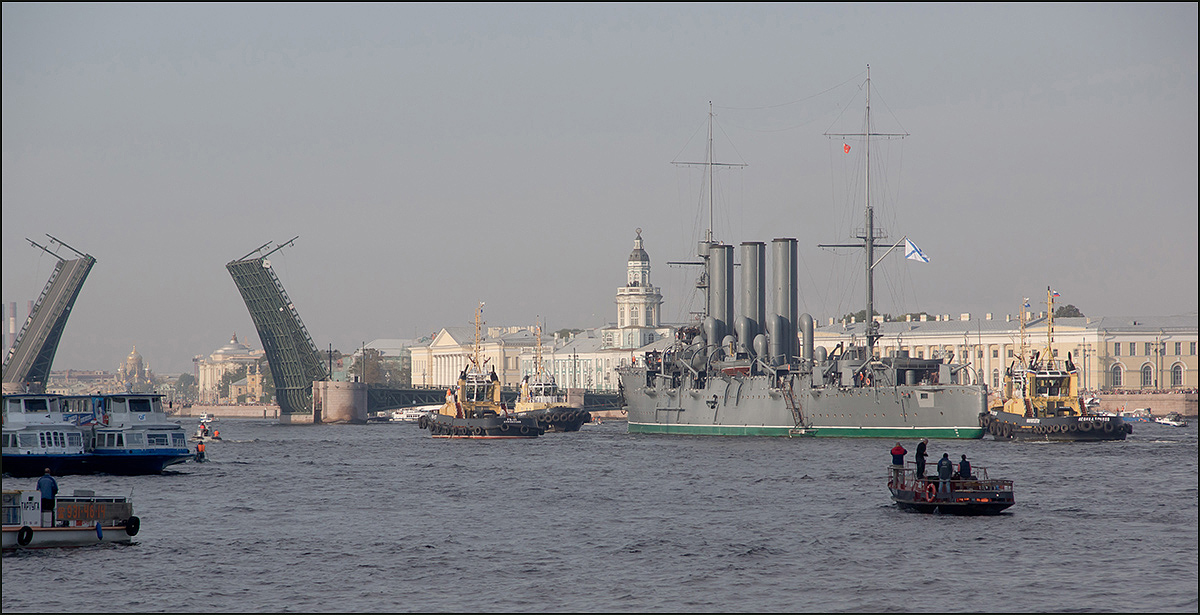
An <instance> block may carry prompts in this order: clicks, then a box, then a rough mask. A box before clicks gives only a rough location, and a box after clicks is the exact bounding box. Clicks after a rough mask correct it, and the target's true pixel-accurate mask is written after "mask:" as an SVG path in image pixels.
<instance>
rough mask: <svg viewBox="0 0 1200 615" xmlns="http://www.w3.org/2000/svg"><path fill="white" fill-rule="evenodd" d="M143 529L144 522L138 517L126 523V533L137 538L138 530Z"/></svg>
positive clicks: (131, 518)
mask: <svg viewBox="0 0 1200 615" xmlns="http://www.w3.org/2000/svg"><path fill="white" fill-rule="evenodd" d="M140 529H142V520H141V519H138V518H137V517H130V518H129V519H127V520H126V521H125V533H126V534H129V535H130V536H137V533H138V530H140Z"/></svg>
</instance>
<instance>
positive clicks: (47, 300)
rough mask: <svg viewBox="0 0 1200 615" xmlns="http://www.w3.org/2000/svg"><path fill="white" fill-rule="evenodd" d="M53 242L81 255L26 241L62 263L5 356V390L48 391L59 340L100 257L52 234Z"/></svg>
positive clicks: (14, 391)
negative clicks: (64, 255) (70, 256)
mask: <svg viewBox="0 0 1200 615" xmlns="http://www.w3.org/2000/svg"><path fill="white" fill-rule="evenodd" d="M46 236H47V237H50V240H51V241H52V242H53V243H57V244H59V245H61V246H63V247H64V248H66V249H68V250H70V251H72V252H74V253H75V254H77V255H78V256H79V258H73V259H65V258H62V257H61V256H59V255H57V254H55V253H54V252H51V251H50V249H49V248H46V247H45V246H42V245H39V244H38V243H37V242H35V241H33V240H32V239H28V238H26V239H25V241H28V242H29V243H31V244H33V245H34V246H35V247H38V248H41V249H42V250H44V251H45V252H46V254H49V255H50V256H53V257H54V258H56V259H58V264H56V265H55V266H54V273H51V274H50V279H49V280H48V281H47V282H46V287H45V288H43V289H42V294H41V296H39V297H38V300H37V302H36V303H34V304H33V309H32V310H30V312H29V318H27V319H26V320H25V325H24V326H23V327H21V332H20V333H19V334H17V339H16V341H15V342H14V343H13V345H12V348H10V349H9V351H8V354H7V355H6V356H5V357H4V392H5V393H20V392H23V391H29V392H31V393H32V392H36V393H40V392H42V391H44V390H45V387H46V380H47V379H49V377H50V366H51V364H53V363H54V353H56V352H58V342H59V340H61V339H62V333H63V329H64V328H66V326H67V318H68V317H69V316H70V315H71V308H72V307H74V306H75V299H77V298H78V297H79V290H80V289H81V288H83V282H84V280H86V279H87V276H88V273H90V272H91V270H92V265H95V264H96V259H94V258H92V257H91V256H89V255H87V254H83V253H81V252H79V251H78V250H76V249H75V248H72V247H71V246H68V245H67V244H65V243H63V242H61V241H59V240H58V239H56V238H54V237H53V236H51V235H46Z"/></svg>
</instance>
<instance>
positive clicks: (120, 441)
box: [114, 434, 125, 448]
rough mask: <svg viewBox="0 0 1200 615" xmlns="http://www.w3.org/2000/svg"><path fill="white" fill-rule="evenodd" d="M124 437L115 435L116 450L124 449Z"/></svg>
mask: <svg viewBox="0 0 1200 615" xmlns="http://www.w3.org/2000/svg"><path fill="white" fill-rule="evenodd" d="M124 436H125V434H117V443H116V444H114V446H116V447H118V448H124V447H125V437H124Z"/></svg>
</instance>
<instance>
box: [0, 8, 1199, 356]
mask: <svg viewBox="0 0 1200 615" xmlns="http://www.w3.org/2000/svg"><path fill="white" fill-rule="evenodd" d="M867 64H870V65H871V77H872V84H873V94H874V96H873V111H874V117H875V119H876V122H875V128H876V129H878V130H884V131H889V132H898V131H906V132H908V133H910V134H911V136H910V137H909V138H907V139H904V140H903V141H902V142H889V143H887V144H884V145H881V146H880V147H879V149H878V150H877V151H878V153H879V156H878V157H877V158H876V159H877V160H878V161H879V162H884V163H887V166H886V175H884V176H881V177H886V181H880V182H878V183H877V184H876V187H875V188H874V189H873V190H875V191H876V193H877V195H878V196H879V197H880V201H879V203H878V205H879V207H880V217H881V218H882V222H883V223H884V225H885V226H886V227H887V230H888V232H889V235H890V236H891V237H892V238H894V239H899V238H900V237H901V236H903V235H905V234H907V235H908V236H909V237H911V238H912V239H913V240H914V241H916V243H917V244H918V245H920V247H921V248H922V250H924V252H925V253H926V254H927V255H928V256H929V257H930V258H931V259H932V262H931V263H929V264H927V265H922V264H917V263H914V262H913V261H904V260H903V259H902V258H900V257H898V256H892V257H889V259H888V262H887V263H886V265H884V266H883V270H882V271H881V275H880V276H879V278H878V282H877V303H876V305H877V308H878V309H879V310H880V311H883V312H890V313H902V312H908V311H915V310H926V311H929V312H931V313H952V314H955V315H957V314H958V313H960V312H972V313H983V312H995V313H998V314H1003V313H1006V312H1009V313H1015V312H1016V310H1017V306H1018V305H1019V302H1020V300H1021V298H1022V297H1023V296H1025V297H1033V298H1034V299H1035V301H1036V300H1040V299H1042V298H1044V292H1045V288H1046V286H1047V285H1053V286H1054V287H1055V290H1058V291H1059V292H1060V293H1061V294H1062V301H1065V302H1067V303H1072V304H1074V305H1076V306H1078V307H1079V308H1080V309H1082V310H1083V311H1084V312H1085V313H1086V314H1088V315H1096V316H1103V315H1109V316H1112V315H1124V314H1139V315H1168V314H1181V313H1188V312H1193V313H1194V312H1195V311H1196V310H1197V189H1196V187H1197V145H1196V136H1197V5H1196V4H1194V3H1190V4H1171V5H1162V4H1136V5H1107V4H1104V5H1095V4H1069V5H1040V4H1019V5H976V4H971V5H944V4H936V5H898V4H886V5H842V4H837V5H819V4H818V5H812V4H787V5H745V4H733V5H707V4H706V5H700V6H689V5H681V4H669V5H642V4H638V5H579V4H569V5H468V6H461V5H445V4H437V5H414V4H403V5H383V6H380V5H365V6H364V5H343V4H338V5H315V6H314V5H298V6H297V5H280V4H270V5H243V4H236V5H220V4H200V5H184V6H178V5H149V6H147V5H141V4H134V5H117V6H112V5H44V4H35V5H24V4H16V5H14V4H4V5H3V84H4V85H3V90H4V91H3V300H4V301H5V303H6V304H7V302H9V301H16V302H18V305H19V309H20V312H21V314H22V316H23V315H24V312H25V303H26V301H28V300H30V299H36V297H37V295H38V293H39V292H40V291H41V288H42V286H43V284H44V283H45V281H46V278H47V277H48V275H49V273H50V271H51V270H52V268H53V262H54V261H53V259H52V258H50V257H48V256H45V255H42V254H41V253H40V251H38V250H36V249H34V248H32V247H30V246H29V244H28V243H27V242H25V240H24V238H25V237H29V238H31V239H34V240H36V241H39V243H40V242H42V241H43V240H45V234H46V233H49V234H51V235H54V236H55V237H58V238H60V239H62V240H64V241H66V242H67V243H69V244H71V245H72V246H73V247H75V248H76V249H79V250H81V251H84V252H87V253H90V254H91V255H92V256H94V257H95V258H96V259H97V264H96V266H95V268H94V269H93V271H92V274H91V276H90V278H89V279H88V282H87V284H86V285H85V286H84V288H83V291H82V293H81V296H80V298H79V301H78V302H77V304H76V308H75V311H74V313H73V315H72V317H71V320H70V322H69V324H68V325H67V329H66V332H65V335H64V338H63V341H62V344H61V346H60V348H59V352H58V356H57V359H56V361H55V368H56V369H63V368H67V367H71V368H77V369H110V370H111V369H115V368H116V366H117V365H118V363H119V362H120V361H121V360H122V359H123V358H124V357H125V356H126V355H127V354H128V353H129V351H130V349H131V348H132V347H133V346H134V345H136V346H137V348H138V350H139V352H141V353H142V355H143V356H144V357H145V358H146V359H147V360H148V361H149V362H150V363H151V367H152V368H154V369H156V371H159V372H160V373H161V372H177V371H184V370H190V369H191V357H192V356H193V355H197V354H208V353H210V352H212V351H213V350H214V349H216V348H218V347H219V346H221V345H222V344H223V343H224V342H225V341H227V340H228V338H229V336H230V335H231V334H232V333H234V332H235V331H236V332H237V334H238V335H239V336H241V337H247V338H249V342H250V343H251V344H252V345H254V346H256V347H257V346H259V345H260V343H259V341H258V338H257V335H255V333H254V330H253V325H252V324H251V321H250V317H249V315H248V313H247V311H246V308H245V306H244V305H243V304H242V301H241V298H240V296H239V295H238V292H237V289H236V288H235V286H234V284H233V282H232V280H231V279H230V277H229V275H228V273H227V272H226V270H225V267H224V265H225V263H226V262H228V261H230V260H233V259H236V258H238V257H241V256H243V255H244V254H246V253H247V252H250V251H251V250H253V249H254V248H256V247H258V246H259V245H261V244H263V243H265V242H267V241H275V242H283V241H286V240H287V239H290V238H291V237H293V236H295V235H299V236H300V238H299V240H298V241H297V242H296V245H295V246H294V247H290V248H284V250H283V251H281V252H280V253H277V254H276V255H274V256H273V257H272V262H273V263H274V264H275V266H276V272H277V273H278V275H279V276H280V278H281V280H282V281H283V284H284V286H285V287H286V288H287V290H288V293H289V294H290V296H291V298H292V299H293V301H294V302H295V304H296V306H297V309H298V310H299V312H300V314H301V316H302V317H303V318H304V321H305V324H306V325H307V327H308V329H309V332H310V333H311V335H312V337H313V339H314V341H315V342H316V344H317V345H318V346H319V347H321V348H324V347H326V346H327V345H328V344H331V343H332V344H333V345H334V346H335V347H336V348H340V349H343V350H351V349H353V348H355V347H357V346H358V345H359V344H361V343H362V342H363V341H370V340H372V339H375V338H380V337H417V336H420V335H424V334H427V333H429V332H432V331H434V330H436V329H438V328H440V327H443V326H458V325H467V324H469V323H470V322H471V321H472V317H473V313H474V309H475V307H476V305H477V303H478V302H479V301H486V302H487V312H486V319H487V320H488V322H489V323H491V324H528V323H531V322H533V321H534V319H535V318H537V317H538V316H541V317H542V318H544V319H545V320H546V324H547V326H548V327H549V328H550V329H558V328H562V327H585V326H597V325H601V324H603V323H605V322H611V321H613V320H615V307H614V303H613V298H614V294H615V289H616V288H617V287H618V286H620V285H622V284H624V280H625V261H626V259H627V257H628V255H629V251H630V249H631V248H632V241H633V237H634V229H635V228H639V227H640V228H641V229H643V233H642V234H643V237H644V239H645V242H646V250H647V251H648V252H649V253H650V256H651V259H652V262H653V271H652V281H653V282H654V283H656V284H658V285H660V286H662V287H663V289H664V293H665V295H666V304H665V306H664V314H665V316H666V317H667V318H668V319H671V320H680V319H683V318H686V313H687V311H688V309H689V307H691V306H689V305H687V304H686V301H687V299H688V297H689V295H690V290H689V285H690V283H691V278H692V275H693V272H691V271H688V270H687V269H686V268H682V267H670V266H668V265H667V264H666V261H667V260H687V259H689V258H691V257H692V253H693V252H694V246H695V242H696V240H697V239H698V238H699V234H700V233H701V232H702V231H703V229H704V228H705V227H706V226H707V211H706V210H705V209H703V208H702V206H701V201H700V199H701V197H700V194H701V187H702V184H701V181H700V179H701V175H700V171H699V170H698V169H695V168H689V167H678V166H674V165H672V164H671V162H672V161H673V160H674V161H688V160H703V159H704V155H705V149H704V148H705V144H704V141H705V139H704V134H705V133H704V131H705V126H706V118H707V113H708V104H709V102H710V101H711V102H712V103H713V105H714V110H715V112H716V114H717V115H716V117H717V125H718V128H717V136H716V139H715V147H716V155H717V158H718V159H719V160H722V161H726V162H739V163H746V164H748V165H749V166H747V167H745V168H743V169H741V170H736V171H725V172H722V173H720V174H718V182H717V183H718V199H717V207H718V213H717V214H716V220H717V224H716V235H717V238H718V239H721V240H723V241H725V242H727V243H734V244H737V243H740V242H742V241H770V240H771V239H772V238H775V237H797V238H798V239H799V240H800V250H801V272H800V283H801V294H802V307H803V309H805V310H806V311H808V312H810V313H812V314H814V316H816V317H817V318H818V319H820V320H822V321H823V320H824V319H825V318H827V317H829V316H840V315H841V314H844V313H847V312H850V311H855V310H859V309H861V308H862V288H861V286H862V275H861V273H860V270H861V267H862V265H861V258H860V257H857V256H856V255H854V254H845V253H842V254H839V253H836V252H834V251H828V250H822V249H819V248H817V244H818V243H822V242H824V243H831V242H842V241H844V240H845V239H846V238H847V236H848V235H849V234H850V233H852V232H853V230H854V227H855V226H857V225H861V221H860V218H861V207H862V205H861V197H860V195H859V193H858V190H859V188H856V187H854V184H852V183H851V180H852V179H853V173H852V172H851V171H852V169H853V164H854V162H855V161H856V160H860V159H859V158H857V154H858V153H859V152H860V151H861V143H860V142H858V141H853V140H851V141H848V143H849V144H850V145H851V146H852V148H853V151H854V154H855V155H846V154H843V153H842V145H843V141H841V140H837V139H830V138H828V137H826V136H824V133H826V132H857V131H859V130H861V127H862V108H861V107H862V92H861V89H860V88H861V85H862V82H863V79H864V77H865V67H866V65H867ZM848 178H849V179H848Z"/></svg>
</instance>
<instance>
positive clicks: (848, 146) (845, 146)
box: [842, 143, 850, 154]
mask: <svg viewBox="0 0 1200 615" xmlns="http://www.w3.org/2000/svg"><path fill="white" fill-rule="evenodd" d="M842 151H844V152H846V153H847V154H849V153H850V144H849V143H844V144H842Z"/></svg>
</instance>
